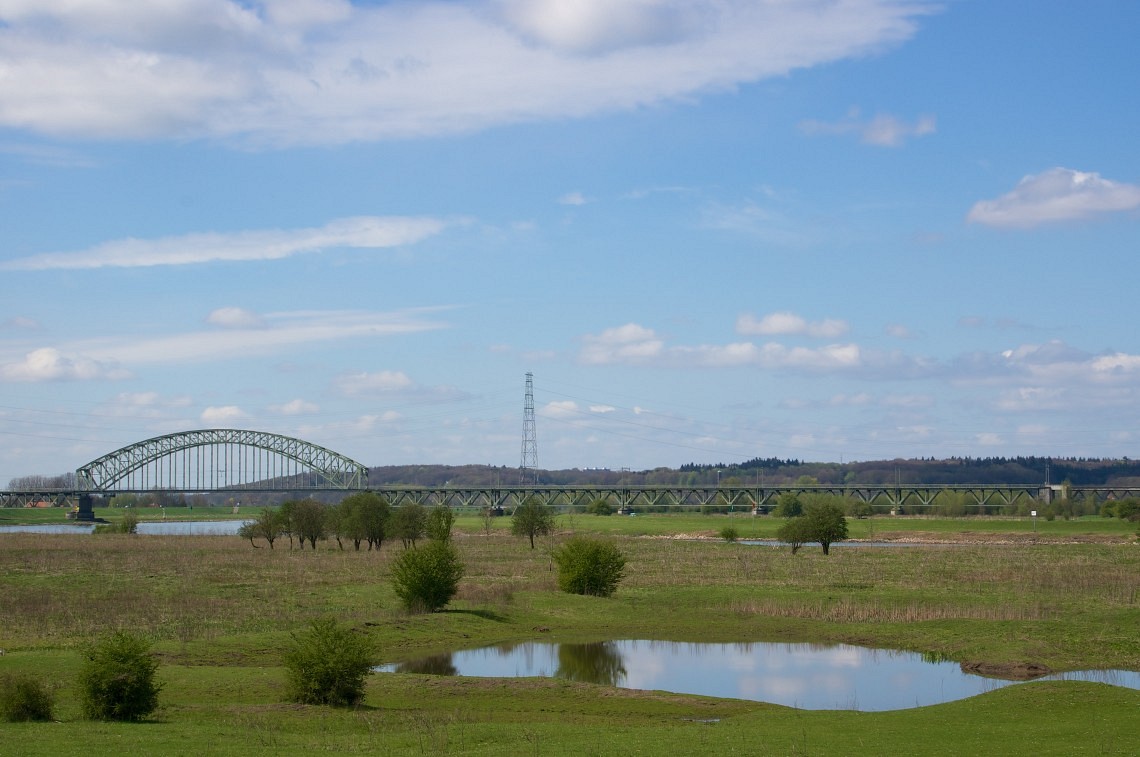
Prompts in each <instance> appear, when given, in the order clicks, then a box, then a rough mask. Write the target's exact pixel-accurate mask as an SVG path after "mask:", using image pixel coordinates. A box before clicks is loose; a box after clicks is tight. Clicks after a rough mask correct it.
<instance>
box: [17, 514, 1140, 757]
mask: <svg viewBox="0 0 1140 757" xmlns="http://www.w3.org/2000/svg"><path fill="white" fill-rule="evenodd" d="M674 517H675V518H677V520H670V519H668V518H655V517H639V518H619V517H617V516H613V517H609V518H600V517H593V516H576V517H575V518H574V519H566V518H564V519H563V521H562V525H563V527H564V528H567V527H571V526H572V527H573V528H575V529H576V530H579V531H581V530H585V529H587V528H590V529H600V530H606V529H616V528H617V527H618V526H617V524H621V527H622V528H633V527H635V526H633V525H628V524H636V527H637V528H646V529H649V532H650V533H654V532H655V533H657V534H658V535H662V534H664V533H689V531H690V526H691V525H693V524H698V523H702V522H703V523H708V522H709V521H710V520H713V522H714V525H713V526H712V527H709V526H705V528H704V529H700V530H701V531H709V532H712V533H715V532H716V531H717V530H719V528H720V527H721V525H722V524H723V523H726V522H732V523H734V524H736V523H737V521H736V520H731V521H730V520H729V518H727V517H724V516H721V517H720V518H719V519H714V518H713V516H700V515H693V516H674ZM688 518H691V519H692V520H691V521H687V520H686V519H688ZM880 520H881V519H875V522H876V529H881V528H883V526H882V525H880V524H879V521H880ZM655 521H658V522H655ZM770 521H772V519H763V518H757V519H748V520H744V519H741V521H740V523H752V522H755V523H757V524H760V523H767V522H770ZM952 522H953V523H967V521H952ZM1099 522H1100V521H1097V523H1099ZM1108 522H1110V523H1111V521H1108ZM929 523H937V521H929ZM1054 523H1057V522H1054ZM1060 523H1064V522H1063V521H1062V522H1060ZM1071 523H1074V524H1075V523H1081V522H1071ZM858 524H859V522H858V521H855V522H853V523H852V526H853V527H854V526H857V525H858ZM461 525H462V531H461V533H460V534H459V535H458V536H457V543H458V546H459V549H460V551H461V553H462V556H463V560H464V562H465V563H466V565H467V575H466V577H465V578H464V580H463V581H462V584H461V590H460V595H459V598H458V599H457V601H455V602H454V603H453V604H452V606H451V608H450V609H449V610H448V611H446V612H442V613H437V614H433V615H412V616H409V615H406V614H405V613H403V612H401V611H400V610H399V609H398V606H397V602H396V598H395V596H394V594H393V592H392V590H391V587H390V585H389V583H388V569H389V563H390V561H391V560H392V558H393V557H394V556H395V555H396V554H398V553H399V551H400V549H401V547H400V546H399V545H394V544H385V546H384V548H383V549H382V550H381V551H380V552H378V553H377V552H372V553H369V552H361V553H356V552H352V551H344V552H342V551H339V550H337V549H336V548H335V542H334V543H332V544H331V545H330V544H327V543H326V544H324V545H322V546H321V548H320V549H318V551H316V552H312V551H310V550H305V551H303V552H302V551H297V550H293V551H290V550H289V549H288V545H287V544H286V545H284V547H282V545H281V544H280V543H279V545H278V548H277V549H275V550H269V549H267V548H265V547H264V546H263V547H262V548H261V549H253V548H251V547H250V545H249V543H248V542H243V541H241V540H239V539H237V538H236V537H208V536H198V537H190V538H188V537H161V536H146V537H130V536H121V535H106V536H75V535H60V536H55V535H39V534H3V535H0V618H3V619H4V622H3V624H2V625H0V648H3V649H5V650H6V654H5V655H4V656H3V657H0V670H2V669H29V670H34V671H36V672H38V673H39V674H41V675H43V676H44V677H45V678H47V679H48V680H51V681H57V682H59V683H60V684H61V685H62V686H63V688H61V689H60V690H59V692H58V701H59V707H58V712H57V717H58V719H59V720H61V721H63V722H62V723H55V724H37V725H4V726H0V729H2V736H3V740H4V748H3V751H4V752H5V753H8V752H9V751H10V750H9V749H8V746H7V745H9V744H17V745H18V749H16V750H15V751H14V752H13V753H17V754H22V753H26V754H39V753H43V754H47V753H51V754H68V753H77V752H81V751H82V752H85V753H87V754H91V753H110V752H121V751H126V750H135V751H138V752H140V753H155V752H160V751H161V752H169V753H188V752H197V753H213V754H226V753H248V752H249V751H251V750H257V749H262V750H264V751H284V750H294V749H304V750H309V749H335V750H338V751H372V750H374V751H378V752H381V753H470V754H504V753H506V754H571V753H573V754H583V753H585V754H590V753H596V754H618V753H630V752H632V753H644V754H655V753H663V752H669V753H678V754H697V753H707V752H710V751H717V752H727V753H740V754H746V753H748V754H754V753H775V754H788V753H799V754H825V753H844V752H848V753H849V752H853V751H858V752H860V753H882V754H886V753H893V754H897V753H900V752H902V753H915V752H922V753H931V754H937V753H945V754H952V753H963V752H969V751H983V750H984V751H987V752H990V753H1025V754H1029V753H1032V754H1073V753H1082V752H1083V753H1090V752H1096V753H1109V754H1112V753H1119V754H1127V753H1129V752H1130V751H1131V750H1134V746H1135V741H1134V739H1135V733H1136V728H1137V726H1140V692H1135V691H1129V690H1123V689H1118V688H1114V687H1108V686H1104V685H1099V684H1081V683H1072V682H1063V683H1036V684H1026V685H1022V686H1016V687H1010V688H1007V689H1002V690H999V691H995V692H992V693H989V694H986V695H983V696H981V697H976V698H973V699H970V700H966V701H963V702H956V703H951V704H946V705H939V706H937V707H928V708H921V709H915V710H906V711H899V712H892V713H873V714H872V713H851V712H802V711H796V710H790V709H787V708H782V707H776V706H771V705H764V704H760V703H752V702H740V701H734V700H714V699H704V698H699V697H690V696H678V695H673V694H662V693H656V694H655V693H645V692H629V691H619V690H614V689H608V688H602V687H595V686H589V685H584V684H571V683H566V682H559V681H534V680H530V681H525V682H512V681H501V680H500V681H489V680H479V679H448V678H428V677H423V676H415V675H395V674H391V675H383V676H379V675H378V676H373V677H372V680H371V681H370V683H369V689H368V696H367V698H366V707H364V708H362V709H360V710H356V711H340V710H329V709H323V708H311V707H309V708H306V707H297V706H294V705H289V704H286V703H283V702H282V701H281V694H280V691H281V682H282V681H283V672H282V670H281V668H280V667H279V665H280V656H279V655H280V649H281V648H282V645H283V644H284V643H285V642H286V641H287V639H288V637H289V633H290V632H291V631H295V630H298V629H300V628H303V627H304V626H305V625H306V624H307V623H308V621H309V620H310V619H312V618H314V617H318V616H320V615H324V614H332V615H335V616H336V617H338V618H340V619H341V620H343V621H345V622H348V623H351V624H352V625H353V626H355V627H357V628H359V629H361V630H362V631H364V632H366V633H368V634H369V635H370V636H371V637H372V638H373V639H375V640H376V642H377V644H378V646H379V648H380V650H381V658H382V660H383V661H386V662H387V661H398V660H404V659H410V658H412V657H415V656H419V655H421V654H425V653H433V652H442V651H448V650H452V649H456V648H468V647H474V646H480V645H484V644H493V643H500V642H509V641H519V640H525V639H534V638H541V639H543V640H557V641H584V640H598V639H608V638H657V639H672V640H681V641H697V640H699V641H761V640H765V641H812V642H847V643H854V644H862V645H867V646H875V647H883V648H897V649H908V650H913V651H921V652H937V653H940V654H942V655H945V656H947V657H949V658H951V659H954V660H957V661H960V662H972V661H981V662H986V663H991V664H994V665H998V666H1000V665H1016V664H1020V663H1037V664H1043V665H1046V666H1048V667H1050V668H1052V669H1054V670H1066V669H1080V668H1089V667H1094V668H1124V669H1130V670H1140V648H1138V647H1137V643H1136V638H1137V637H1136V629H1137V628H1140V601H1138V600H1140V597H1138V591H1140V548H1137V546H1135V545H1133V544H1129V543H1127V542H1126V535H1125V534H1123V533H1122V534H1119V537H1120V541H1119V543H1109V544H1068V543H1065V544H1060V543H1057V544H1043V543H1036V544H1012V545H1010V544H980V545H965V546H953V547H920V548H893V549H890V548H886V549H843V550H833V552H832V554H831V555H830V556H828V557H824V556H823V555H822V554H820V552H819V550H818V549H815V550H811V549H805V551H803V552H801V553H800V554H798V555H796V556H794V557H793V556H792V555H790V554H789V553H788V551H787V550H786V549H774V548H771V547H755V546H746V545H741V544H728V543H724V542H720V541H713V540H706V541H688V540H674V539H645V538H632V537H629V536H626V535H622V534H621V533H618V534H617V535H615V536H614V538H615V539H617V540H618V543H619V544H620V545H621V547H622V549H623V550H624V551H625V552H626V554H627V556H628V560H629V561H628V568H627V579H626V581H625V582H624V584H623V585H622V587H621V589H620V590H619V592H618V593H617V595H616V596H614V597H613V598H611V599H596V598H586V597H575V596H569V595H564V594H560V593H558V592H557V591H556V590H555V588H554V577H553V574H552V572H551V570H550V568H551V566H550V558H549V554H548V548H549V544H543V545H541V546H540V548H539V549H535V550H530V549H529V548H528V547H527V544H526V542H525V541H523V540H520V539H514V538H511V537H509V536H507V535H506V534H504V533H503V532H502V528H503V525H505V519H498V520H497V522H496V523H495V525H494V528H493V529H492V532H491V533H490V534H489V535H488V534H485V533H484V532H483V531H482V523H481V522H480V521H479V519H477V518H470V519H464V520H463V521H462V522H461ZM1041 525H1042V523H1041V522H1040V521H1039V523H1038V526H1039V527H1040V526H1041ZM1066 525H1069V524H1066ZM1019 526H1020V524H1018V523H1016V522H1015V521H1010V522H1009V527H1010V528H1013V527H1019ZM1069 527H1071V526H1069ZM692 530H693V531H697V530H698V529H695V528H694V529H692ZM932 530H933V529H932ZM959 530H961V529H959ZM741 533H742V535H753V534H751V533H750V532H749V531H747V530H745V529H741ZM755 535H757V536H761V535H762V534H759V533H757V534H755ZM1062 535H1064V534H1062ZM558 538H561V536H559V537H558ZM114 628H128V629H132V630H135V631H138V632H142V633H145V634H146V635H147V636H148V637H149V638H151V639H152V640H153V641H154V644H155V650H156V651H157V652H158V654H159V655H160V656H161V659H162V662H163V666H162V668H161V669H160V676H161V677H162V680H163V681H164V683H165V684H166V688H165V690H164V692H163V696H162V702H163V708H162V710H161V711H160V712H159V713H158V715H157V717H156V719H155V722H151V723H147V724H143V725H135V726H131V725H105V724H90V723H86V722H83V721H80V720H78V707H77V705H76V703H75V700H74V693H73V692H72V690H71V688H70V687H71V683H72V682H73V681H74V674H75V671H76V670H77V668H78V665H79V660H80V654H79V650H80V649H81V647H82V645H83V644H84V643H85V642H86V641H87V640H89V639H90V638H92V637H93V636H96V635H98V634H100V633H102V632H104V631H107V630H109V629H114ZM713 721H715V722H713ZM9 737H10V738H9ZM971 745H973V746H971Z"/></svg>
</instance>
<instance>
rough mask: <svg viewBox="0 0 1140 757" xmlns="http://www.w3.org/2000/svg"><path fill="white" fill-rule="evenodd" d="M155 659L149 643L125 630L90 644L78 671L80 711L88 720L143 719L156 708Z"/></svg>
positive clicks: (156, 666) (156, 664) (157, 687)
mask: <svg viewBox="0 0 1140 757" xmlns="http://www.w3.org/2000/svg"><path fill="white" fill-rule="evenodd" d="M156 670H158V662H157V661H155V659H154V658H153V657H152V656H151V655H150V645H149V644H147V643H146V641H144V640H143V639H141V638H139V637H137V636H134V635H132V634H130V633H127V632H126V631H116V632H115V633H113V634H111V635H110V636H107V637H105V638H103V639H102V640H100V641H98V642H96V643H95V644H93V645H92V646H91V647H90V648H89V649H88V650H87V653H86V660H85V661H84V664H83V668H82V669H81V670H80V672H79V692H80V698H81V700H82V705H83V714H84V716H85V717H87V718H89V719H91V720H130V721H134V720H142V719H143V718H145V717H146V716H147V715H149V714H151V713H152V712H154V711H155V709H157V708H158V692H159V690H160V689H161V688H162V687H161V686H160V685H159V684H158V683H157V682H156V681H155V680H154V674H155V671H156Z"/></svg>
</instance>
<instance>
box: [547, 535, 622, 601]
mask: <svg viewBox="0 0 1140 757" xmlns="http://www.w3.org/2000/svg"><path fill="white" fill-rule="evenodd" d="M553 557H554V562H555V563H557V564H558V588H559V589H561V590H562V591H564V592H567V593H569V594H588V595H591V596H597V597H608V596H610V595H611V594H613V593H614V592H615V591H616V590H617V587H618V584H619V583H621V579H622V576H623V574H624V573H625V556H624V555H622V553H621V550H619V549H618V548H617V547H616V546H614V545H613V544H611V543H610V542H606V541H601V540H598V539H587V538H585V537H581V536H575V537H574V538H572V539H570V540H569V541H567V542H566V543H565V544H563V545H562V546H561V547H559V548H558V549H556V550H554V554H553Z"/></svg>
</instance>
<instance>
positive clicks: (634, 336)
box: [581, 323, 665, 364]
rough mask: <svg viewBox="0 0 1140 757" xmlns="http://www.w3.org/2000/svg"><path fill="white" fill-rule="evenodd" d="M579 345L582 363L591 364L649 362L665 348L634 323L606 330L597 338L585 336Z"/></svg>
mask: <svg viewBox="0 0 1140 757" xmlns="http://www.w3.org/2000/svg"><path fill="white" fill-rule="evenodd" d="M582 343H583V346H582V351H581V359H582V362H584V363H593V364H605V363H615V362H631V361H632V362H637V361H644V360H649V359H652V358H654V357H657V356H658V355H660V354H661V353H662V351H663V349H664V347H665V342H664V341H662V340H661V339H660V338H659V337H658V336H657V335H656V334H655V333H654V331H653V329H647V328H645V327H644V326H639V325H637V324H636V323H627V324H626V325H624V326H618V327H617V328H612V329H606V330H605V331H603V332H602V333H601V334H599V335H597V336H593V335H587V336H584V337H582Z"/></svg>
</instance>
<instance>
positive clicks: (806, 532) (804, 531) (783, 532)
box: [776, 515, 814, 555]
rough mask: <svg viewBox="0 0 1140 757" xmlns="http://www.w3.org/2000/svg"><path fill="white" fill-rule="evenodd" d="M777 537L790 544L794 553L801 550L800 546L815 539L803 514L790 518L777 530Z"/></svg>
mask: <svg viewBox="0 0 1140 757" xmlns="http://www.w3.org/2000/svg"><path fill="white" fill-rule="evenodd" d="M776 538H777V539H779V540H780V541H782V542H784V543H785V544H788V545H790V546H791V548H792V554H793V555H794V554H795V553H796V552H799V551H800V547H802V546H803V545H805V544H807V543H808V542H810V541H814V539H813V537H812V534H811V528H810V526H808V522H807V520H806V519H805V518H804V517H803V516H802V515H799V516H796V517H795V518H788V520H787V521H785V522H784V524H783V525H782V526H780V529H779V530H778V531H776Z"/></svg>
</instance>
